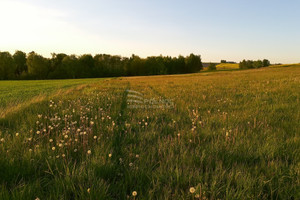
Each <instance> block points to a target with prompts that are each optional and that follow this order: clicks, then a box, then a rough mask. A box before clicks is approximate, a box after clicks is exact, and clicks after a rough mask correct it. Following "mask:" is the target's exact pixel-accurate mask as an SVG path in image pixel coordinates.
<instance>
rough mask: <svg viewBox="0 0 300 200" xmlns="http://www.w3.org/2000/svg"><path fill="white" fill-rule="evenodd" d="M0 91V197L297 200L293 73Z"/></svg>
mask: <svg viewBox="0 0 300 200" xmlns="http://www.w3.org/2000/svg"><path fill="white" fill-rule="evenodd" d="M222 66H223V67H225V68H228V67H229V65H226V66H224V65H222ZM231 67H232V69H234V68H233V67H236V65H232V66H231ZM218 69H220V66H219V67H218ZM0 90H1V94H0V108H1V110H2V114H1V116H0V199H36V198H39V199H41V200H43V199H201V200H204V199H211V200H214V199H216V200H217V199H222V200H223V199H228V200H232V199H241V200H244V199H249V200H252V199H300V193H299V191H300V190H299V189H300V178H299V177H300V176H299V173H300V123H299V122H300V67H276V68H272V67H271V68H269V67H268V68H260V69H255V70H243V71H220V72H204V73H198V74H187V75H169V76H149V77H121V78H114V79H84V80H57V81H2V82H0ZM35 99H37V100H35ZM194 189H195V191H194ZM135 192H136V193H137V194H136V193H135ZM135 195H136V196H135Z"/></svg>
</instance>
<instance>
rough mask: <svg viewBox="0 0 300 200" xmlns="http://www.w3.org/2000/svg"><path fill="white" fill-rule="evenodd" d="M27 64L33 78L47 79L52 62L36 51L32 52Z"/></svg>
mask: <svg viewBox="0 0 300 200" xmlns="http://www.w3.org/2000/svg"><path fill="white" fill-rule="evenodd" d="M26 64H27V66H28V73H29V75H31V76H32V77H33V78H36V79H45V78H47V76H48V72H49V68H50V62H49V60H48V59H46V58H44V57H43V56H41V55H38V54H36V53H35V52H30V53H29V55H28V57H27V61H26Z"/></svg>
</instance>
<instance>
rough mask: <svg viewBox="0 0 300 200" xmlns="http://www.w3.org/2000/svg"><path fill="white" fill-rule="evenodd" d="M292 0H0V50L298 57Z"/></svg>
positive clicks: (297, 18)
mask: <svg viewBox="0 0 300 200" xmlns="http://www.w3.org/2000/svg"><path fill="white" fill-rule="evenodd" d="M299 8H300V1H299V0H288V1H284V0H280V1H279V0H81V1H79V0H48V1H47V0H0V51H9V52H11V53H14V52H15V50H22V51H24V52H26V53H28V52H30V51H35V52H37V53H39V54H42V55H43V56H45V57H50V56H51V53H53V52H55V53H66V54H76V55H81V54H86V53H90V54H92V55H95V54H98V53H106V54H112V55H121V56H131V55H132V54H136V55H139V56H141V57H147V56H158V55H163V56H178V55H183V56H186V55H189V54H190V53H194V54H198V55H201V57H202V61H204V62H219V61H220V60H221V59H224V60H227V61H236V62H239V61H241V60H243V59H251V60H257V59H264V58H267V59H269V60H270V61H271V62H272V63H299V62H300V12H299Z"/></svg>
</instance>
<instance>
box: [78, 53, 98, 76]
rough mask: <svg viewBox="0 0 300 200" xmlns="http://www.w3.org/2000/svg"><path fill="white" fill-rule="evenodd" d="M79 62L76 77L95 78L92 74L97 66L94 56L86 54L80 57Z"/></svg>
mask: <svg viewBox="0 0 300 200" xmlns="http://www.w3.org/2000/svg"><path fill="white" fill-rule="evenodd" d="M78 61H79V64H80V66H79V68H78V71H76V76H77V77H79V78H88V77H94V74H93V73H92V72H93V70H94V66H95V62H94V58H93V56H92V55H91V54H84V55H82V56H80V57H79V59H78Z"/></svg>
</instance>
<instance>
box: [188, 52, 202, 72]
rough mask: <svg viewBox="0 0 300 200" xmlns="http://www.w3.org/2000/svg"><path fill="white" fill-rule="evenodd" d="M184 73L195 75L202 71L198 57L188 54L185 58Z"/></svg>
mask: <svg viewBox="0 0 300 200" xmlns="http://www.w3.org/2000/svg"><path fill="white" fill-rule="evenodd" d="M185 65H186V66H185V73H195V72H199V71H200V70H201V69H203V66H202V62H201V57H200V55H194V54H192V53H191V54H190V55H189V56H187V57H186V58H185Z"/></svg>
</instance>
